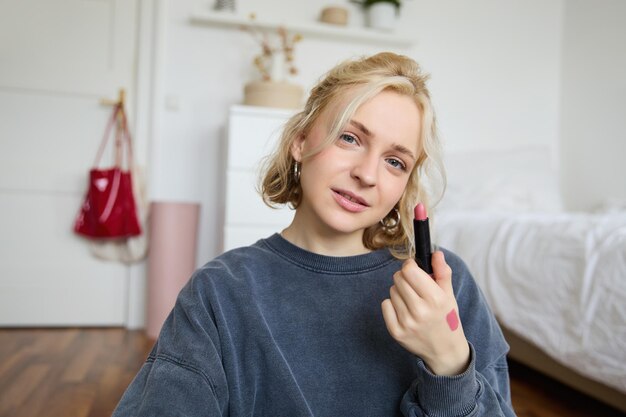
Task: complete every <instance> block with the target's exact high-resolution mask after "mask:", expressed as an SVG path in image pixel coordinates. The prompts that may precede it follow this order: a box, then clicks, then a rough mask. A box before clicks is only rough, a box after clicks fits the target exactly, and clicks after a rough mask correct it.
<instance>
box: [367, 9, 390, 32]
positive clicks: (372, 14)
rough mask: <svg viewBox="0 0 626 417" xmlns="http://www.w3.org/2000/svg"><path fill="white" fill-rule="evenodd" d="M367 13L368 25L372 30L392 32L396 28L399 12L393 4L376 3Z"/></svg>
mask: <svg viewBox="0 0 626 417" xmlns="http://www.w3.org/2000/svg"><path fill="white" fill-rule="evenodd" d="M366 12H367V25H368V26H369V27H370V28H372V29H379V30H385V31H392V30H393V29H394V28H395V27H396V18H397V10H396V6H395V5H394V4H393V3H386V2H379V3H374V4H372V5H371V6H369V7H368V8H367V11H366Z"/></svg>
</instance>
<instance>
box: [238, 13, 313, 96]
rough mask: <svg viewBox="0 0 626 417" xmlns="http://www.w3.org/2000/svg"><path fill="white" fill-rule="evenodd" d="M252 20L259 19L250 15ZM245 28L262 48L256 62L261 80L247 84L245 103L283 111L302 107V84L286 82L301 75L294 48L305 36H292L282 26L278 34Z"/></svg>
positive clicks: (255, 28)
mask: <svg viewBox="0 0 626 417" xmlns="http://www.w3.org/2000/svg"><path fill="white" fill-rule="evenodd" d="M250 18H251V20H254V19H255V18H256V16H255V15H251V16H250ZM243 29H244V30H246V31H248V32H250V33H251V34H252V36H253V37H254V38H255V39H256V40H257V42H258V43H259V44H260V46H261V53H260V54H258V55H256V56H255V57H254V60H253V63H254V66H255V67H256V69H257V70H258V71H259V74H260V76H261V80H259V81H252V82H249V83H247V84H246V85H245V87H244V104H247V105H250V106H263V107H281V108H298V107H300V106H301V104H302V96H303V93H304V91H303V90H302V87H300V86H299V85H297V84H293V83H290V82H289V81H287V77H288V76H293V75H296V74H297V73H298V69H297V68H296V66H295V60H294V47H295V44H296V43H298V42H300V40H301V39H302V36H301V35H300V34H294V35H291V34H289V33H288V32H287V30H286V29H285V28H284V27H282V26H279V27H278V28H277V29H276V32H275V33H270V32H268V31H261V30H260V29H259V28H258V27H256V26H254V24H252V25H246V26H244V27H243Z"/></svg>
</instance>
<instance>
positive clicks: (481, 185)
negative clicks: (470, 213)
mask: <svg viewBox="0 0 626 417" xmlns="http://www.w3.org/2000/svg"><path fill="white" fill-rule="evenodd" d="M444 165H445V168H446V172H447V175H448V187H447V189H446V194H445V195H444V197H443V200H442V201H441V203H440V205H439V206H438V208H439V209H440V210H477V209H480V210H498V211H514V212H523V211H548V212H555V211H561V210H562V209H563V203H562V199H561V195H560V191H559V188H558V176H557V173H556V170H555V169H554V167H553V166H552V160H551V156H550V150H549V148H546V147H533V148H530V147H529V148H518V149H511V150H489V151H455V152H448V153H446V154H444Z"/></svg>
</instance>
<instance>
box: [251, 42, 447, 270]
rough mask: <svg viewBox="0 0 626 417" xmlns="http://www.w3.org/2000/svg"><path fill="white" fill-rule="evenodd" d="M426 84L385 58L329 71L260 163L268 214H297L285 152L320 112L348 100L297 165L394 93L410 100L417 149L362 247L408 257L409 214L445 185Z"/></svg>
mask: <svg viewBox="0 0 626 417" xmlns="http://www.w3.org/2000/svg"><path fill="white" fill-rule="evenodd" d="M428 78H429V77H428V75H426V74H424V73H422V71H421V69H420V67H419V65H418V64H417V63H416V62H415V61H414V60H412V59H411V58H408V57H406V56H403V55H397V54H394V53H391V52H382V53H379V54H376V55H373V56H370V57H365V58H361V59H357V60H348V61H345V62H342V63H341V64H339V65H337V66H336V67H334V68H333V69H331V70H330V71H329V72H328V73H327V74H326V75H325V76H324V77H323V78H322V79H321V80H320V81H319V82H318V83H317V85H316V86H315V87H313V89H312V90H311V94H310V96H309V98H308V100H307V102H306V105H305V106H304V109H303V110H302V111H301V112H299V113H297V114H295V115H293V116H292V117H291V118H290V119H289V120H288V121H287V123H286V124H285V126H284V129H283V132H282V135H281V137H280V140H279V142H278V145H277V147H276V149H275V151H274V152H273V153H272V154H270V155H269V156H268V157H267V158H266V159H265V161H264V163H263V166H262V175H261V177H260V179H261V180H260V183H259V192H260V194H261V196H262V197H263V201H264V202H265V204H267V205H268V206H270V207H274V208H275V207H277V206H278V205H282V204H288V205H290V206H291V207H292V208H294V209H297V207H298V205H299V204H300V202H301V200H302V188H301V186H300V182H299V181H298V180H297V179H296V178H295V176H294V165H295V162H296V161H295V160H294V158H293V156H292V154H291V147H292V144H293V143H294V141H295V140H296V139H297V138H299V137H302V136H306V135H307V133H308V132H309V131H310V129H311V127H312V126H313V124H314V123H315V122H316V121H317V120H318V118H319V117H320V115H321V114H322V112H323V111H324V110H325V109H327V108H328V107H329V106H333V105H337V104H338V103H339V102H341V100H342V99H343V100H345V98H346V96H348V97H352V98H351V100H350V101H349V102H348V104H347V105H345V107H344V108H343V109H340V111H339V113H338V115H337V116H336V117H335V120H334V122H333V124H332V128H331V130H330V132H329V134H328V137H327V138H326V141H325V142H324V143H323V144H322V146H321V147H318V148H317V149H314V150H312V151H311V152H309V153H308V154H307V155H304V156H303V161H305V160H306V158H310V157H311V156H313V155H315V154H316V153H318V152H320V151H321V150H322V149H324V147H326V146H329V145H331V144H333V143H334V142H335V141H336V139H337V137H339V135H340V133H341V131H342V129H343V128H344V127H345V126H346V125H347V123H348V122H349V121H350V119H351V118H352V116H353V115H354V113H355V112H356V110H357V109H358V108H359V106H361V105H362V104H363V103H365V102H366V101H368V100H369V99H371V98H373V97H374V96H376V95H377V94H378V93H380V92H381V91H383V90H390V91H394V92H396V93H398V94H401V95H404V96H408V97H411V98H412V99H413V100H414V101H415V103H416V104H417V106H418V108H419V109H420V112H421V117H422V120H421V122H422V123H421V132H420V137H421V139H422V141H421V144H422V149H421V152H420V153H419V155H418V158H417V161H416V164H415V166H414V168H413V170H412V172H411V173H410V177H409V180H408V183H407V186H406V189H405V191H404V193H403V195H402V197H401V198H400V200H399V201H398V203H397V204H396V206H395V208H394V209H393V210H392V211H391V212H390V213H389V214H388V215H387V216H386V217H385V219H383V220H382V221H381V222H379V223H376V224H374V225H372V226H370V227H368V228H367V229H366V230H365V232H364V234H363V244H364V245H365V247H367V248H368V249H371V250H376V249H380V248H383V247H388V248H389V249H390V250H391V252H392V253H393V255H394V256H395V257H397V258H399V259H406V258H409V257H411V256H413V254H414V253H415V242H414V238H413V209H414V207H415V205H416V204H417V203H418V202H421V203H422V204H424V206H425V207H426V208H427V210H428V211H429V212H430V209H431V208H432V206H433V205H434V204H433V205H431V204H429V202H430V201H435V203H436V202H438V201H439V200H440V199H441V197H442V196H443V192H444V190H445V183H446V176H445V171H444V168H443V163H442V157H441V144H440V141H439V139H438V136H437V127H436V121H435V114H434V111H433V107H432V103H431V99H430V93H429V91H428V89H427V87H426V81H427V80H428ZM420 137H417V138H415V140H416V141H419V140H420ZM396 210H397V211H398V213H399V217H400V220H399V222H398V224H397V225H395V227H389V225H390V224H393V223H394V221H393V220H392V219H395V218H397V213H395V211H396ZM385 224H387V226H385Z"/></svg>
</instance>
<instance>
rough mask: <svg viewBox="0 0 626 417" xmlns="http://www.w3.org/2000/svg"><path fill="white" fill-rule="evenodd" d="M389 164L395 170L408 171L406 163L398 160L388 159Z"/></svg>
mask: <svg viewBox="0 0 626 417" xmlns="http://www.w3.org/2000/svg"><path fill="white" fill-rule="evenodd" d="M387 163H388V164H389V165H391V166H392V167H394V168H397V169H400V170H402V171H406V165H404V163H403V162H402V161H400V160H398V159H395V158H388V159H387Z"/></svg>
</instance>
